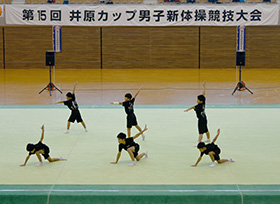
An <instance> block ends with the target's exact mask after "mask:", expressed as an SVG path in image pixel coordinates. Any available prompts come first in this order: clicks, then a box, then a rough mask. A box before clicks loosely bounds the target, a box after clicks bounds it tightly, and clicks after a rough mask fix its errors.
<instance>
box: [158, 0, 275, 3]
mask: <svg viewBox="0 0 280 204" xmlns="http://www.w3.org/2000/svg"><path fill="white" fill-rule="evenodd" d="M157 2H158V3H233V2H241V3H242V2H245V3H266V2H267V3H276V2H277V0H157Z"/></svg>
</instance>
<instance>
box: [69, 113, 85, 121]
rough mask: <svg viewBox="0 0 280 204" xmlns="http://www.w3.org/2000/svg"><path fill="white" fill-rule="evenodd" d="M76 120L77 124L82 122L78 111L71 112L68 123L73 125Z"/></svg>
mask: <svg viewBox="0 0 280 204" xmlns="http://www.w3.org/2000/svg"><path fill="white" fill-rule="evenodd" d="M75 120H77V123H79V122H83V119H82V116H81V113H80V111H79V110H72V112H71V115H70V117H69V119H68V121H69V122H71V123H74V122H75Z"/></svg>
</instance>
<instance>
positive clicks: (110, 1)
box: [106, 0, 114, 4]
mask: <svg viewBox="0 0 280 204" xmlns="http://www.w3.org/2000/svg"><path fill="white" fill-rule="evenodd" d="M106 4H114V2H113V1H112V0H107V2H106Z"/></svg>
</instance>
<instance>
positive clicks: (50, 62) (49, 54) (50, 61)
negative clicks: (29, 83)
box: [46, 51, 55, 66]
mask: <svg viewBox="0 0 280 204" xmlns="http://www.w3.org/2000/svg"><path fill="white" fill-rule="evenodd" d="M54 65H55V52H54V51H46V66H54Z"/></svg>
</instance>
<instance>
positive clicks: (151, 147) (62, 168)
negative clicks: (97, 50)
mask: <svg viewBox="0 0 280 204" xmlns="http://www.w3.org/2000/svg"><path fill="white" fill-rule="evenodd" d="M53 73H55V76H53V82H54V83H55V85H56V86H57V87H58V88H60V89H61V90H62V91H63V94H60V93H59V92H58V91H53V92H52V96H50V95H49V92H48V91H44V92H42V94H38V93H39V91H41V90H42V89H43V88H44V87H45V86H46V85H47V83H48V82H49V72H48V70H47V69H46V70H21V69H20V70H0V77H1V78H0V96H1V97H0V115H1V118H2V120H1V123H0V137H1V144H0V145H1V148H0V155H1V160H0V201H1V199H5V201H7V202H3V203H10V202H12V201H13V200H16V199H20V198H21V196H25V195H27V196H29V197H23V199H22V200H25V203H31V202H32V201H31V200H32V198H33V197H34V196H37V197H36V198H37V201H38V203H47V204H49V203H51V204H53V203H68V204H69V203H92V202H95V201H96V200H94V199H101V200H99V202H98V201H96V202H95V203H106V202H107V203H109V202H110V203H112V202H113V201H115V203H122V201H120V200H118V197H115V196H120V195H121V196H127V195H132V198H134V197H135V196H136V195H137V196H140V197H141V195H142V197H141V198H140V197H138V199H140V201H139V203H155V202H152V200H153V199H158V200H157V201H158V203H185V197H184V196H186V197H187V198H188V199H191V203H203V202H208V203H266V202H265V201H267V199H270V201H271V203H273V202H276V201H277V200H278V201H279V196H280V187H279V184H280V179H279V178H280V177H279V176H278V175H279V162H280V160H279V156H278V155H279V147H278V146H279V142H280V140H279V130H280V129H279V121H280V120H279V115H280V106H279V105H278V104H279V101H280V94H279V91H280V69H272V70H271V69H250V70H249V69H244V70H243V71H242V80H244V81H245V82H246V85H247V86H248V88H249V89H250V90H251V91H253V92H254V94H253V95H252V94H250V93H249V92H248V91H242V92H241V91H240V92H239V91H237V92H236V93H235V94H234V95H232V92H233V89H234V88H235V86H236V84H237V76H238V75H237V74H236V70H235V69H211V70H204V69H203V70H194V69H191V70H189V69H187V70H176V69H174V70H173V69H172V70H167V69H164V70H156V69H155V70H146V69H141V70H75V69H69V70H54V71H53ZM204 80H207V84H206V96H207V104H208V105H207V107H206V109H207V110H206V113H207V116H208V120H209V123H208V127H209V129H210V133H211V138H213V137H214V135H215V133H216V130H217V129H218V128H221V136H220V138H219V140H218V144H219V145H220V147H221V148H222V154H221V155H222V157H224V158H228V157H234V158H235V159H236V162H234V163H225V164H222V165H218V166H217V167H215V168H210V167H208V165H209V164H210V161H209V158H208V157H207V156H205V157H204V158H203V160H202V161H201V162H200V164H199V166H198V167H196V168H193V167H190V166H191V165H192V164H193V163H194V162H195V161H196V159H197V157H198V156H199V152H198V150H196V149H195V148H193V147H192V145H193V144H194V143H196V141H197V127H196V126H197V119H196V116H195V113H194V112H193V111H192V112H188V113H184V112H183V110H184V109H186V108H188V107H190V106H191V105H193V104H195V103H196V96H197V95H198V94H200V93H201V91H202V89H201V84H202V82H203V81H204ZM75 81H78V83H79V84H78V86H77V91H76V96H77V100H78V103H79V104H80V110H81V113H82V116H83V117H84V119H85V122H86V124H87V126H88V129H89V132H88V133H85V132H83V129H82V127H81V125H80V124H72V125H71V129H70V134H69V135H65V134H63V131H64V130H65V126H66V120H67V118H68V117H69V110H68V109H67V107H64V106H63V105H61V104H60V105H55V102H57V101H60V100H65V94H66V93H67V92H68V91H71V90H72V88H73V84H74V82H75ZM141 85H143V90H142V91H141V92H140V94H139V96H138V97H137V100H136V106H135V111H136V114H137V117H138V122H139V124H140V126H141V127H143V126H144V124H145V123H147V124H148V127H149V130H148V131H147V133H146V135H147V137H146V140H145V141H142V140H141V138H139V139H138V140H137V142H138V143H139V144H140V145H141V151H144V150H148V152H149V158H148V159H144V160H142V161H140V162H138V163H137V165H136V166H135V167H132V168H129V167H128V166H127V164H128V163H129V162H130V161H129V157H128V155H127V154H126V152H123V153H122V157H121V159H120V162H119V163H118V164H117V165H112V164H110V162H111V161H114V160H115V157H116V153H117V140H116V134H117V133H118V132H120V131H123V132H126V128H125V114H124V111H123V108H122V107H120V106H117V107H116V106H113V105H109V103H110V102H111V101H123V96H124V94H125V93H127V92H131V93H135V92H136V90H137V89H138V87H139V86H141ZM42 124H45V126H46V132H45V140H44V142H45V143H46V144H48V145H49V146H50V147H51V154H50V155H51V156H53V157H59V156H63V157H66V158H67V159H68V160H67V161H65V162H57V163H53V164H49V163H47V162H45V163H44V166H43V167H35V166H34V165H35V164H36V163H37V160H36V157H35V156H33V157H32V158H31V159H30V161H29V162H28V165H27V166H26V167H19V164H22V163H23V162H24V159H25V157H26V155H27V152H26V150H25V145H26V143H28V142H33V143H35V142H37V141H38V140H39V137H40V134H41V132H40V126H41V125H42ZM135 133H136V130H135V129H133V134H135ZM128 178H131V179H128ZM209 185H211V187H209ZM30 195H32V196H33V197H32V196H30ZM67 195H69V196H70V195H71V196H70V197H69V196H67ZM75 195H77V197H75ZM96 195H98V196H96ZM104 195H105V196H104ZM156 195H157V196H159V197H158V198H157V197H156ZM173 195H174V196H173ZM9 196H10V197H9ZM102 196H103V197H102ZM149 196H150V197H149ZM164 196H171V197H168V198H165V197H164ZM203 196H205V197H203ZM208 196H216V197H215V199H214V200H212V201H213V202H211V200H209V197H208ZM265 196H268V197H265ZM62 198H63V202H62V201H61V200H59V199H62ZM213 198H214V197H213ZM29 199H31V200H29ZM102 199H103V200H102ZM106 199H110V201H108V200H106ZM120 199H121V198H120ZM126 199H130V198H128V197H126ZM141 199H144V200H141ZM145 199H148V200H145ZM149 199H150V200H149ZM166 199H167V200H166ZM170 199H171V200H170ZM172 199H175V200H174V201H173V202H172ZM176 199H177V200H176ZM178 199H179V200H180V199H181V200H180V202H179V200H178ZM203 199H204V200H203ZM261 199H262V200H263V202H259V201H260V200H261ZM273 199H274V200H273ZM22 200H21V201H22ZM168 200H169V202H168ZM105 201H106V202H105ZM126 201H127V203H134V200H133V199H132V200H131V201H128V200H126ZM229 201H230V202H229ZM21 203H23V202H21Z"/></svg>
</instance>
